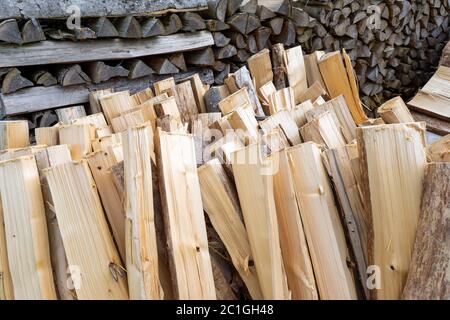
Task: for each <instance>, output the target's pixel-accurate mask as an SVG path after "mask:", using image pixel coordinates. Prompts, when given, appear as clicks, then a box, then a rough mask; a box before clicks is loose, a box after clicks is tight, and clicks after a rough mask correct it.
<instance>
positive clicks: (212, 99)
mask: <svg viewBox="0 0 450 320" xmlns="http://www.w3.org/2000/svg"><path fill="white" fill-rule="evenodd" d="M229 95H230V92H229V90H228V87H227V86H225V85H222V86H215V87H211V88H210V89H209V90H208V91H206V92H205V94H204V101H205V108H206V111H207V112H220V109H219V102H220V101H222V100H223V99H225V98H226V97H228V96H229Z"/></svg>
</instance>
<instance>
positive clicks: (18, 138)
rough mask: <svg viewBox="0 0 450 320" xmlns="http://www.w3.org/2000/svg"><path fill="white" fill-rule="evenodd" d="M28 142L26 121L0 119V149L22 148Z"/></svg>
mask: <svg viewBox="0 0 450 320" xmlns="http://www.w3.org/2000/svg"><path fill="white" fill-rule="evenodd" d="M29 144H30V140H29V133H28V121H26V120H14V121H12V120H10V121H0V150H3V149H11V148H23V147H26V146H28V145H29Z"/></svg>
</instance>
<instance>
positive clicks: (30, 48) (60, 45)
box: [0, 31, 214, 68]
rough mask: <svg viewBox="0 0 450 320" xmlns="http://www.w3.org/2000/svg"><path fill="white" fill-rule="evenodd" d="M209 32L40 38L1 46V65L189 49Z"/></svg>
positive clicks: (206, 41)
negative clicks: (129, 37) (142, 36)
mask: <svg viewBox="0 0 450 320" xmlns="http://www.w3.org/2000/svg"><path fill="white" fill-rule="evenodd" d="M213 44H214V39H213V37H212V34H211V33H210V32H209V31H200V32H193V33H183V34H173V35H168V36H159V37H154V38H149V39H139V40H136V39H133V40H126V39H101V40H100V39H98V40H95V41H94V40H92V41H81V42H72V41H50V40H49V41H41V42H36V43H32V44H29V45H26V46H17V45H10V44H4V45H0V68H1V67H12V66H15V67H17V66H29V65H43V64H55V63H74V62H77V63H78V62H86V61H95V60H113V59H130V58H138V57H142V56H150V55H157V54H166V53H173V52H179V51H189V50H194V49H200V48H203V47H208V46H212V45H213Z"/></svg>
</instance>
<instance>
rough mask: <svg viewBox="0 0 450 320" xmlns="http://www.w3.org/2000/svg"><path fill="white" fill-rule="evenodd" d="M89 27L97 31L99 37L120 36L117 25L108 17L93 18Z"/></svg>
mask: <svg viewBox="0 0 450 320" xmlns="http://www.w3.org/2000/svg"><path fill="white" fill-rule="evenodd" d="M89 27H90V29H92V30H93V31H94V32H95V34H96V35H97V37H98V38H115V37H118V36H119V32H118V31H117V29H116V27H115V26H114V25H113V24H112V23H111V21H110V20H109V19H108V18H107V17H100V18H98V19H95V20H93V21H92V22H91V23H90V24H89Z"/></svg>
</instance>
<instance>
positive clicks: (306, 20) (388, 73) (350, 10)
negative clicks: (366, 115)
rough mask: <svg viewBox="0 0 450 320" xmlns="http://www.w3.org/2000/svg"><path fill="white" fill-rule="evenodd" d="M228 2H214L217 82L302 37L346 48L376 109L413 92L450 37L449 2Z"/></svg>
mask: <svg viewBox="0 0 450 320" xmlns="http://www.w3.org/2000/svg"><path fill="white" fill-rule="evenodd" d="M226 2H227V1H225V0H222V1H210V2H209V4H210V12H212V17H213V18H214V19H216V20H218V21H215V24H214V27H215V28H216V29H214V30H212V31H215V33H214V39H215V46H216V49H215V52H216V63H215V66H214V69H215V71H216V77H215V80H216V83H217V84H222V81H223V78H224V75H225V73H226V72H225V71H224V70H226V71H227V70H228V69H230V70H231V72H234V71H236V70H237V69H238V67H240V66H241V65H242V64H244V63H245V62H246V60H247V59H248V58H249V56H250V55H252V54H254V53H255V52H257V51H260V50H262V48H267V47H270V46H271V45H272V44H275V43H283V44H284V45H285V46H287V47H290V46H293V45H298V44H300V45H302V47H303V48H304V50H305V52H307V53H312V52H314V51H318V50H320V51H325V52H330V51H335V50H341V49H346V50H347V52H348V54H349V56H350V58H351V60H352V64H353V66H354V67H355V71H356V74H357V76H358V81H359V82H360V87H361V93H362V96H363V98H362V100H363V102H364V103H365V104H366V105H367V106H369V107H370V108H371V109H372V110H375V109H376V108H377V107H378V106H379V105H380V104H381V103H382V102H384V101H386V100H388V99H390V98H391V97H393V96H395V95H399V94H401V95H403V96H404V97H405V98H409V97H411V96H412V95H413V94H414V93H415V91H416V90H417V88H419V87H420V86H422V85H423V84H424V83H425V82H426V81H427V80H428V79H429V78H430V77H431V75H432V74H433V70H432V68H431V67H432V66H436V65H437V64H438V61H439V56H440V52H441V50H442V48H443V46H444V43H445V41H446V40H447V39H448V38H449V17H448V12H449V10H450V7H449V3H448V1H434V0H430V1H399V2H396V1H378V2H376V3H375V4H374V3H372V2H371V1H368V0H362V1H346V0H339V1H320V0H319V1H309V0H298V1H290V0H259V1H256V0H248V1H228V6H227V4H226ZM238 2H242V4H243V6H241V7H240V8H239V9H237V5H236V3H238ZM236 10H237V12H236V13H235V11H236ZM223 22H225V24H224V23H223Z"/></svg>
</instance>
